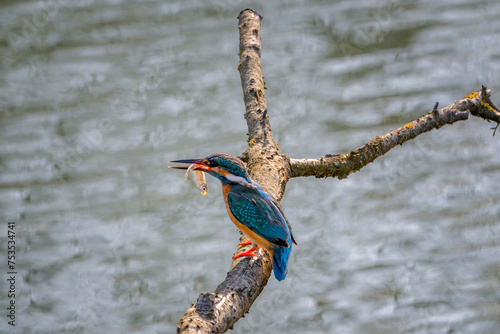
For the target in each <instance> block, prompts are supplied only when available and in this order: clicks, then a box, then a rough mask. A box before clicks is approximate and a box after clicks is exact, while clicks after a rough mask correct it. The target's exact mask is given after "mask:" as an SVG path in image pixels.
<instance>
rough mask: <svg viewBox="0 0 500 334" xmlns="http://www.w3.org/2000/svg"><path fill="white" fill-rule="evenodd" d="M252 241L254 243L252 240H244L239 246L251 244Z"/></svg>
mask: <svg viewBox="0 0 500 334" xmlns="http://www.w3.org/2000/svg"><path fill="white" fill-rule="evenodd" d="M251 243H252V242H251V241H250V240H247V241H243V242H242V243H240V244H239V245H238V247H239V246H245V245H250V244H251Z"/></svg>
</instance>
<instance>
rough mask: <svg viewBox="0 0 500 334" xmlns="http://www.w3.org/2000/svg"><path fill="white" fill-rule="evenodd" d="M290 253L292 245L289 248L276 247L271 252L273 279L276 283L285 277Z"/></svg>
mask: <svg viewBox="0 0 500 334" xmlns="http://www.w3.org/2000/svg"><path fill="white" fill-rule="evenodd" d="M291 252H292V245H291V243H290V247H276V248H275V249H274V250H273V271H274V277H276V279H277V280H278V281H282V280H284V279H285V277H286V273H287V268H288V258H289V257H290V253H291Z"/></svg>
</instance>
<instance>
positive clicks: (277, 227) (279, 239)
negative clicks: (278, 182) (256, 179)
mask: <svg viewBox="0 0 500 334" xmlns="http://www.w3.org/2000/svg"><path fill="white" fill-rule="evenodd" d="M227 202H228V205H229V208H230V210H231V213H232V214H233V215H234V216H235V217H236V219H238V221H239V222H240V223H242V224H244V225H245V226H247V227H248V228H249V229H250V230H252V231H253V232H255V233H256V234H258V235H259V236H261V237H263V238H264V239H266V240H268V241H269V242H270V243H271V247H270V250H271V251H273V269H274V276H275V277H276V279H277V280H279V281H281V280H283V279H284V278H285V276H286V272H287V267H288V258H289V256H290V252H291V251H292V242H295V240H294V239H293V236H292V232H291V227H290V225H289V223H288V220H287V219H286V217H285V215H284V214H283V211H282V210H281V206H280V205H279V203H278V202H277V201H276V200H275V199H274V197H272V196H271V195H269V194H268V193H266V192H265V191H263V190H262V188H261V187H260V186H259V185H258V184H256V183H252V184H249V185H240V184H234V185H232V186H231V191H230V192H229V193H228V195H227Z"/></svg>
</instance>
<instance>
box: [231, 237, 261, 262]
mask: <svg viewBox="0 0 500 334" xmlns="http://www.w3.org/2000/svg"><path fill="white" fill-rule="evenodd" d="M250 244H252V242H251V241H250V240H247V241H244V242H242V243H240V244H239V245H238V246H246V245H250ZM257 248H262V247H260V246H257V247H252V248H250V249H249V250H247V251H246V252H241V253H238V254H236V255H234V256H233V260H235V259H237V258H239V257H242V256H254V257H259V256H258V255H257V254H254V253H253V252H255V251H256V250H257Z"/></svg>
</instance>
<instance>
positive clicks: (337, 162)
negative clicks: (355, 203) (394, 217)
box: [290, 86, 500, 179]
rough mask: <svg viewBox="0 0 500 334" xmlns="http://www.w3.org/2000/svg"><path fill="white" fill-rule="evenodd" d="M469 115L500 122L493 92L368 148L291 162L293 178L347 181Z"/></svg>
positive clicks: (402, 129) (482, 93) (432, 115)
mask: <svg viewBox="0 0 500 334" xmlns="http://www.w3.org/2000/svg"><path fill="white" fill-rule="evenodd" d="M469 113H470V114H472V115H474V116H477V117H481V118H484V119H486V120H492V121H495V122H497V123H500V110H499V109H498V108H497V107H496V106H495V104H494V103H493V102H492V101H491V91H490V90H489V89H486V87H484V86H483V87H482V88H481V90H479V91H477V92H473V93H471V94H469V95H467V96H465V97H464V98H463V99H461V100H458V101H456V102H454V103H452V104H450V105H449V106H447V107H445V108H442V109H437V103H436V105H435V106H434V108H433V110H431V111H430V112H429V113H427V114H425V115H423V116H422V117H420V118H418V119H417V120H415V121H413V122H410V123H407V124H405V125H404V126H402V127H399V128H397V129H395V130H392V131H390V132H389V133H387V134H385V135H382V136H377V137H375V138H374V139H372V140H371V141H370V142H368V143H367V144H366V145H365V146H363V147H360V148H357V149H355V150H354V151H352V152H350V153H348V154H342V155H330V154H327V155H325V156H324V157H323V158H319V159H290V169H291V173H290V177H299V176H315V177H317V178H322V177H338V178H339V179H344V178H346V177H347V176H348V175H349V174H351V173H354V172H357V171H359V170H360V169H361V168H362V167H364V166H366V165H367V164H369V163H370V162H372V161H373V160H375V159H376V158H378V157H380V156H382V155H384V154H386V153H387V152H389V150H391V149H392V148H394V147H395V146H397V145H402V144H403V143H404V142H406V141H408V140H411V139H413V138H415V137H417V136H418V135H420V134H422V133H424V132H427V131H430V130H433V129H439V128H440V127H442V126H443V125H445V124H453V123H454V122H458V121H463V120H466V119H467V118H468V117H469Z"/></svg>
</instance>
